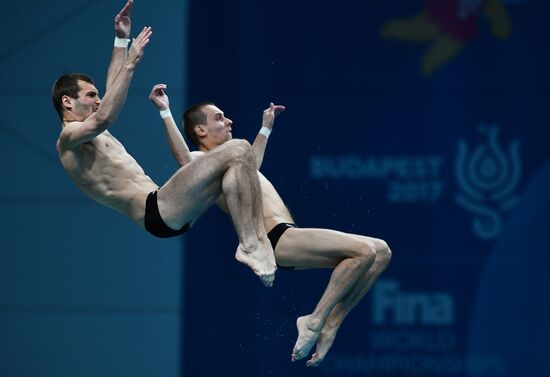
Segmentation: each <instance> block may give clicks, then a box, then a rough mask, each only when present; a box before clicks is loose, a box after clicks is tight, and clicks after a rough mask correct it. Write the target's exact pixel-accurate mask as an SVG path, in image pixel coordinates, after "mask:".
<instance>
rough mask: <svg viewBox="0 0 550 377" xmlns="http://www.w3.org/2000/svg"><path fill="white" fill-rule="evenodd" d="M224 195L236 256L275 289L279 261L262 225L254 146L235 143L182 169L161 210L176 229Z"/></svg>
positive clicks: (162, 196) (162, 194)
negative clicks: (231, 220)
mask: <svg viewBox="0 0 550 377" xmlns="http://www.w3.org/2000/svg"><path fill="white" fill-rule="evenodd" d="M221 194H224V195H225V198H226V202H227V206H228V208H229V212H230V214H231V218H232V219H233V223H234V224H235V229H236V231H237V235H238V237H239V246H238V248H237V252H236V257H237V260H239V261H240V262H241V263H244V264H246V265H247V266H249V267H250V268H251V269H252V270H253V271H254V273H256V274H257V275H258V276H259V277H260V279H261V280H262V282H263V283H264V284H265V285H266V286H271V285H273V280H274V277H275V270H276V265H275V260H274V256H273V250H272V248H271V244H270V243H269V241H268V239H267V235H266V232H265V227H264V224H263V209H262V199H261V198H262V196H261V190H260V184H259V180H258V175H257V171H256V168H255V165H254V154H253V151H252V147H251V146H250V144H248V142H246V141H244V140H231V141H229V142H227V143H225V144H224V145H222V146H220V147H218V148H216V149H215V150H213V151H211V152H208V153H206V154H205V155H203V156H201V157H198V158H196V159H195V160H193V161H191V162H190V163H189V164H187V165H185V166H183V167H182V168H180V169H179V170H178V172H176V174H174V176H172V178H170V180H168V182H166V184H165V185H164V186H162V187H161V189H160V190H159V193H158V204H159V211H160V213H161V216H162V218H163V220H164V222H165V223H166V224H167V225H168V226H169V227H171V228H172V229H179V228H180V227H182V226H183V225H184V224H186V223H188V222H190V221H193V220H195V219H197V218H198V217H199V216H200V215H201V214H202V213H203V212H204V211H205V210H206V209H208V208H209V207H210V206H212V205H213V204H214V203H215V201H216V199H217V198H218V197H219V196H220V195H221Z"/></svg>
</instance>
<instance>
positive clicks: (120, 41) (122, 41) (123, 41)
mask: <svg viewBox="0 0 550 377" xmlns="http://www.w3.org/2000/svg"><path fill="white" fill-rule="evenodd" d="M128 43H130V40H129V39H127V38H119V37H115V47H128Z"/></svg>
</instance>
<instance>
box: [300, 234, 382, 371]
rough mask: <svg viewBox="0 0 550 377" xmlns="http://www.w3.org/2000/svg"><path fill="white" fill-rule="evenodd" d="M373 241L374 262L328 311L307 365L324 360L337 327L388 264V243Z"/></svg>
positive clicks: (316, 363) (313, 364)
mask: <svg viewBox="0 0 550 377" xmlns="http://www.w3.org/2000/svg"><path fill="white" fill-rule="evenodd" d="M373 241H374V242H375V244H376V246H375V250H376V258H375V261H374V263H373V264H372V266H371V267H370V268H369V269H368V271H367V273H366V274H365V275H363V276H362V277H361V279H359V281H358V282H357V284H356V285H355V286H354V287H353V289H351V290H350V291H349V292H348V294H347V295H346V296H345V297H344V298H343V299H342V300H341V301H339V302H338V303H337V304H336V306H335V307H334V309H333V310H332V312H331V313H330V315H329V317H328V318H327V320H326V322H325V325H324V326H323V329H322V330H321V333H320V335H319V338H318V340H317V347H316V350H315V352H314V353H313V355H312V357H311V359H310V360H308V362H307V366H308V367H316V366H318V365H319V364H320V363H321V362H322V361H323V360H324V358H325V356H326V354H327V353H328V351H329V350H330V348H331V346H332V343H333V342H334V339H335V337H336V333H337V332H338V329H339V328H340V326H341V325H342V322H343V321H344V319H345V318H346V316H347V315H348V313H349V312H350V311H351V309H353V307H355V305H357V303H358V302H359V301H360V300H361V299H362V298H363V297H364V296H365V294H366V293H367V292H368V291H369V289H370V288H371V287H372V285H373V284H374V282H375V281H376V279H378V277H379V276H380V274H381V273H382V272H383V271H384V270H385V269H386V267H387V266H388V264H389V262H390V259H391V251H390V249H389V247H388V245H387V244H386V243H385V242H384V241H382V240H374V239H373Z"/></svg>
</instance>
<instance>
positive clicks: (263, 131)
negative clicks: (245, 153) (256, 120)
mask: <svg viewBox="0 0 550 377" xmlns="http://www.w3.org/2000/svg"><path fill="white" fill-rule="evenodd" d="M258 133H259V134H262V135H264V136H265V137H266V139H267V138H268V137H269V135H270V134H271V130H270V129H269V128H267V127H262V128H261V129H260V132H258Z"/></svg>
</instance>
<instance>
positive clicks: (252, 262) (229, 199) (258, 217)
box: [222, 160, 276, 286]
mask: <svg viewBox="0 0 550 377" xmlns="http://www.w3.org/2000/svg"><path fill="white" fill-rule="evenodd" d="M250 171H252V172H253V174H250V173H249V172H250ZM222 187H223V195H224V197H225V203H226V204H227V207H228V209H229V213H230V214H231V218H232V219H233V224H234V225H235V229H236V230H237V234H239V240H240V244H239V246H238V248H237V252H236V253H235V258H236V259H237V260H238V261H239V262H241V263H243V264H245V265H247V266H249V267H250V268H251V269H252V270H253V271H254V272H255V273H256V274H257V275H258V276H260V279H261V280H262V282H263V283H264V284H265V285H266V286H272V285H273V279H274V275H273V271H274V270H273V268H274V267H275V266H276V264H275V256H274V254H273V252H271V244H270V243H269V241H268V238H267V235H266V231H265V227H264V225H263V213H262V196H261V191H260V187H259V181H258V175H257V173H256V170H255V168H253V167H252V166H251V165H250V161H248V160H246V161H245V162H244V164H243V165H237V166H234V167H231V168H229V169H228V170H227V172H226V173H225V175H224V177H223V181H222ZM247 191H250V198H251V205H246V204H245V203H243V197H246V195H247ZM258 193H260V195H258ZM246 229H255V233H247V232H246V231H245V230H246ZM266 250H267V252H265V251H266Z"/></svg>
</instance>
